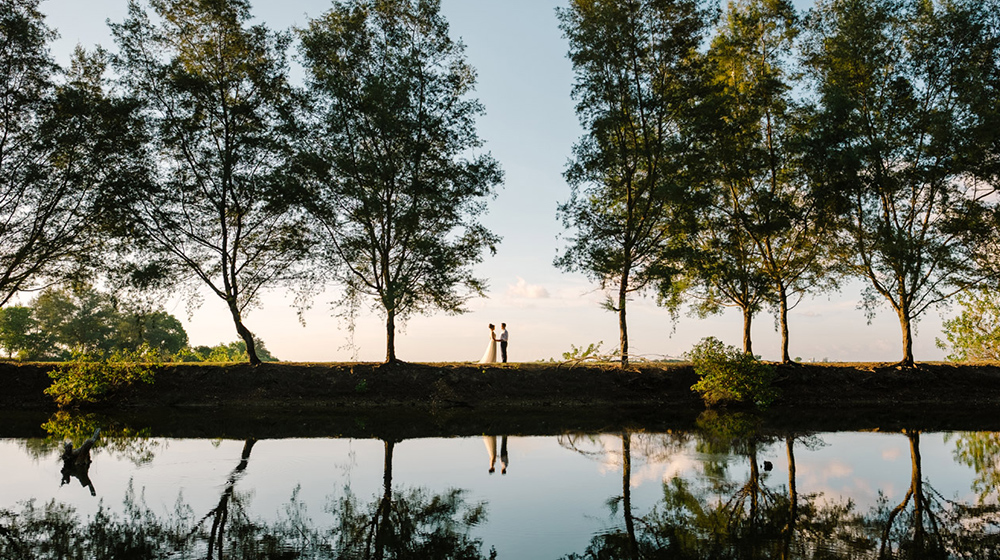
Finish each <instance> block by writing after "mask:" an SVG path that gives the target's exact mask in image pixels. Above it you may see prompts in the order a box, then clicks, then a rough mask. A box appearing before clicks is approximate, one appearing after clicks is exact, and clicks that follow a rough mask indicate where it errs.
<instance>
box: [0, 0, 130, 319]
mask: <svg viewBox="0 0 1000 560" xmlns="http://www.w3.org/2000/svg"><path fill="white" fill-rule="evenodd" d="M37 7H38V1H37V0H10V1H6V2H3V4H2V6H0V37H2V39H3V48H2V49H0V83H2V89H0V178H2V179H0V238H2V239H3V244H2V246H0V305H4V304H6V303H8V302H9V301H10V299H11V298H12V297H13V296H14V295H15V294H17V293H18V292H20V291H23V290H25V289H38V288H41V287H44V286H45V285H46V284H49V283H53V282H56V281H59V280H62V279H65V278H68V277H70V276H79V275H81V273H82V272H83V270H84V269H85V268H87V263H88V261H89V260H91V259H92V258H93V257H94V256H95V255H97V254H99V253H100V251H98V250H97V249H96V247H97V244H98V233H99V228H98V227H97V226H98V224H99V220H98V219H97V218H98V217H99V216H100V215H101V204H102V200H104V198H105V197H104V195H105V194H106V193H107V191H108V190H113V187H114V185H115V184H116V181H119V180H121V178H122V176H123V175H127V172H128V170H129V169H131V167H130V166H129V165H127V163H126V162H127V160H128V159H129V153H130V150H129V149H127V146H129V142H130V134H129V133H128V131H127V130H124V129H122V127H121V124H122V122H123V119H125V118H127V115H128V114H130V113H131V112H132V110H133V106H132V105H131V104H130V103H129V102H128V101H127V100H123V99H117V98H113V97H110V96H107V95H105V93H104V91H103V88H102V86H103V84H102V82H101V72H102V71H103V68H104V65H103V62H102V60H101V55H100V53H97V54H93V55H88V54H86V53H84V52H83V51H81V50H79V49H78V50H77V52H76V54H75V56H74V59H73V64H72V67H71V68H70V69H69V71H67V72H63V71H62V70H61V69H60V68H58V67H57V66H56V65H55V63H54V62H53V61H52V59H51V57H50V55H49V52H48V48H47V43H48V42H49V41H50V40H52V39H54V38H55V37H56V34H55V32H53V31H51V30H50V29H49V28H48V27H46V26H45V24H44V21H43V16H42V15H41V13H39V12H38V9H37Z"/></svg>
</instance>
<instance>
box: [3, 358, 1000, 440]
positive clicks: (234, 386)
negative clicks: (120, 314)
mask: <svg viewBox="0 0 1000 560" xmlns="http://www.w3.org/2000/svg"><path fill="white" fill-rule="evenodd" d="M52 367H53V364H17V363H0V383H2V384H0V387H2V392H0V407H2V410H4V411H7V413H8V415H9V416H11V418H10V420H9V421H16V420H15V418H17V417H18V414H20V415H21V416H20V417H23V418H24V423H25V426H29V425H35V426H37V425H38V424H37V423H36V419H37V418H39V417H41V416H43V415H48V414H51V413H53V412H55V411H56V406H55V405H54V403H53V401H52V399H51V398H50V397H48V396H47V395H45V394H44V393H43V391H44V389H45V388H46V387H47V386H48V385H49V382H50V381H51V380H50V379H49V377H48V371H49V370H50V369H51V368H52ZM695 381H696V376H695V374H694V371H693V370H692V368H691V367H690V364H685V363H670V364H652V365H638V366H635V367H632V368H630V369H628V370H625V371H622V370H621V369H620V368H618V367H615V366H613V365H609V364H555V363H517V364H496V365H490V366H480V365H477V364H456V363H441V364H433V363H431V364H415V363H399V364H393V365H385V364H372V363H335V364H321V363H284V362H283V363H269V364H263V365H261V366H258V367H251V366H249V365H243V364H239V365H235V364H234V365H204V364H179V365H165V366H162V367H161V368H159V369H158V370H157V372H156V377H155V382H154V383H153V384H152V385H139V386H137V387H134V388H131V389H129V390H127V391H125V392H122V393H119V394H116V395H113V396H112V398H111V399H110V400H109V402H108V403H106V404H104V405H102V406H97V407H89V409H88V410H85V411H84V412H100V413H103V414H111V415H114V416H115V417H118V418H121V417H142V418H144V421H143V422H144V424H149V423H150V421H151V420H150V418H152V417H157V418H159V420H157V421H156V423H157V424H158V425H159V426H160V427H161V428H160V429H159V430H156V431H158V432H161V433H165V434H171V433H172V434H188V435H190V433H191V431H192V430H194V431H198V430H199V429H203V430H206V434H207V433H208V432H212V433H213V434H214V437H218V436H220V435H221V434H219V433H218V431H219V430H220V429H222V428H223V427H225V430H224V431H227V433H231V434H234V435H237V437H238V434H239V433H241V430H243V431H246V430H251V431H254V433H255V434H256V433H259V432H267V431H269V430H270V431H275V430H276V431H277V432H278V433H279V434H280V433H295V434H298V435H299V436H306V435H319V434H325V435H332V434H333V433H345V432H347V433H348V435H351V434H354V435H359V434H369V435H370V434H371V432H372V431H373V430H374V431H375V432H378V431H379V430H380V429H382V427H384V426H387V425H389V424H391V425H392V430H393V431H395V432H402V435H403V436H405V435H406V432H407V430H408V429H411V428H412V429H413V430H416V431H417V432H419V433H420V434H422V435H428V434H439V435H462V434H465V433H471V434H482V433H533V432H538V431H541V432H546V433H548V432H559V431H564V430H577V429H579V430H601V429H617V428H616V427H620V426H623V425H625V424H628V423H635V424H640V425H643V426H646V427H649V426H650V424H654V425H655V424H658V425H659V426H660V427H661V428H664V429H671V428H677V429H684V428H685V427H687V426H689V425H692V424H693V423H694V419H695V418H696V417H697V416H698V414H699V413H701V412H703V411H704V409H705V407H704V405H703V404H702V402H701V400H700V398H699V397H698V395H697V394H695V393H694V392H692V391H691V389H690V387H691V385H692V384H694V382H695ZM776 386H777V387H778V388H779V389H780V390H781V397H780V398H779V399H778V401H777V402H775V403H774V404H773V405H772V406H771V408H770V409H769V410H768V411H767V412H766V413H765V417H766V421H767V423H768V424H769V425H771V426H773V427H775V428H777V429H792V430H843V429H899V428H901V427H919V428H921V429H928V430H933V429H963V430H973V429H977V430H1000V414H997V413H998V412H1000V363H986V364H976V365H966V364H962V365H956V364H946V363H920V364H918V365H917V366H916V367H915V368H912V369H899V368H897V367H895V366H893V365H891V364H880V363H831V364H796V365H786V366H778V375H777V381H776ZM15 411H19V412H17V414H15ZM183 418H200V421H196V422H194V425H200V426H201V427H196V428H193V427H192V423H191V422H189V421H187V420H182V419H183ZM390 420H391V421H390ZM213 430H214V431H213ZM314 432H315V433H314ZM0 435H2V434H0Z"/></svg>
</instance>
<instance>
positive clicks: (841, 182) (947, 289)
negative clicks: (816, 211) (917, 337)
mask: <svg viewBox="0 0 1000 560" xmlns="http://www.w3.org/2000/svg"><path fill="white" fill-rule="evenodd" d="M996 10H997V5H996V4H995V3H994V2H969V1H964V0H954V1H952V0H941V1H937V2H931V1H925V0H920V1H917V0H879V1H874V0H827V1H822V2H819V3H818V4H817V6H816V9H815V10H814V12H813V14H812V17H811V18H810V20H809V24H808V28H809V40H808V44H807V49H806V64H807V65H808V67H809V68H810V69H811V70H812V72H813V74H814V75H815V76H816V87H817V92H818V108H817V109H818V115H817V122H816V125H815V126H814V137H813V139H812V140H811V143H812V147H811V154H810V157H809V161H810V162H812V164H814V166H813V169H812V173H813V180H815V181H816V183H817V187H818V192H823V193H826V194H827V195H828V199H827V202H826V203H827V204H829V208H831V209H832V210H833V211H836V212H837V213H838V214H839V215H840V216H841V217H842V218H843V219H842V222H841V234H840V236H839V239H838V241H839V243H840V244H841V245H842V252H843V254H845V255H850V256H851V260H850V261H849V262H847V263H846V265H847V267H848V269H849V271H850V272H851V273H852V274H853V275H856V276H858V277H861V278H864V279H866V280H867V282H868V283H869V287H868V288H867V289H866V291H865V293H864V298H863V304H864V306H865V307H866V309H867V310H868V312H869V313H874V309H875V307H876V306H877V305H878V303H879V302H886V303H888V304H889V305H890V306H891V307H892V309H893V310H894V311H895V312H896V314H897V316H898V318H899V324H900V330H901V332H902V350H903V352H902V354H903V355H902V360H901V361H900V364H901V365H902V366H910V365H912V364H913V336H912V328H913V323H914V322H915V321H916V320H918V319H919V318H920V316H921V315H922V314H923V313H924V312H925V311H926V310H927V309H929V308H930V307H932V306H934V305H936V304H940V303H941V302H944V301H946V300H947V299H948V298H950V297H951V296H952V295H954V294H955V293H957V292H958V291H960V290H962V289H965V288H966V287H969V286H975V285H979V284H980V283H981V282H983V281H984V280H985V279H987V278H989V277H990V276H992V275H995V274H996V270H995V268H994V269H991V268H988V267H980V266H977V264H978V263H981V262H983V261H988V260H989V259H990V255H988V254H985V251H984V248H985V247H988V246H989V241H990V240H991V238H993V237H995V236H996V234H997V229H996V228H995V227H994V225H993V224H992V222H991V220H990V219H989V216H990V214H991V213H992V212H996V210H997V208H996V200H995V199H990V198H988V197H987V196H988V194H989V193H990V192H991V191H992V188H991V186H990V185H984V184H983V181H982V179H981V178H982V176H983V175H988V174H987V172H986V171H983V170H982V169H980V167H979V164H978V163H977V162H976V161H975V158H974V157H973V156H974V155H976V154H979V153H981V150H982V146H988V145H993V143H994V142H995V134H996V133H997V127H996V126H992V127H989V128H985V127H982V126H981V125H982V123H983V122H995V118H994V114H993V113H994V109H992V108H991V107H992V106H993V105H995V103H993V102H990V103H985V102H984V101H983V100H984V99H987V98H992V99H994V100H995V96H994V94H992V93H990V92H995V88H996V76H995V74H996V69H997V67H998V64H997V63H998V43H1000V41H998V34H1000V33H998V31H1000V30H998V28H997V26H996V25H995V24H994V23H992V22H993V20H992V19H991V18H992V17H993V16H992V15H991V14H995V13H996Z"/></svg>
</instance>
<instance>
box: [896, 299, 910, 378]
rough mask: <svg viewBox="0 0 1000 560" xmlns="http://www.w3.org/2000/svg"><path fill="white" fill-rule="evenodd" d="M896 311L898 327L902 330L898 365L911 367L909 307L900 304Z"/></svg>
mask: <svg viewBox="0 0 1000 560" xmlns="http://www.w3.org/2000/svg"><path fill="white" fill-rule="evenodd" d="M897 313H898V314H899V328H900V330H901V331H902V332H903V359H902V360H901V361H900V362H899V365H901V366H903V367H913V326H912V324H911V321H910V310H909V307H908V306H906V305H901V306H900V307H899V309H898V311H897Z"/></svg>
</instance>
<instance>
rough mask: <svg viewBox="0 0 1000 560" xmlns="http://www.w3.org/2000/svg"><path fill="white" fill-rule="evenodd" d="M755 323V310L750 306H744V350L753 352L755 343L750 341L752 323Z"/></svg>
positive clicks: (748, 352)
mask: <svg viewBox="0 0 1000 560" xmlns="http://www.w3.org/2000/svg"><path fill="white" fill-rule="evenodd" d="M752 323H753V312H752V311H751V310H750V307H749V306H747V307H744V308H743V352H745V353H747V354H753V343H752V342H751V341H750V325H751V324H752Z"/></svg>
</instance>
